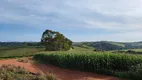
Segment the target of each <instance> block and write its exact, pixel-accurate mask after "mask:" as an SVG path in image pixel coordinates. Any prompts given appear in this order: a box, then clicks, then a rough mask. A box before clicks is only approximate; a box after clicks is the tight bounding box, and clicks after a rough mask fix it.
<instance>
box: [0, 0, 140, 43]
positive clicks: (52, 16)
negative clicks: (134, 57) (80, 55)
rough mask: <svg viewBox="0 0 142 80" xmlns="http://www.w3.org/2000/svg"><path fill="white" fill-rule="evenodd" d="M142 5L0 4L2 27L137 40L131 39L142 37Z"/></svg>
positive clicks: (23, 0)
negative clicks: (83, 31)
mask: <svg viewBox="0 0 142 80" xmlns="http://www.w3.org/2000/svg"><path fill="white" fill-rule="evenodd" d="M141 4H142V0H1V1H0V23H16V24H24V25H30V26H31V27H42V26H43V27H44V26H51V27H61V28H74V27H80V28H82V27H83V28H91V29H94V30H95V29H102V30H107V31H110V32H114V33H115V34H117V36H120V37H121V36H122V38H128V39H130V40H134V39H131V38H129V37H128V36H129V35H132V34H135V35H137V36H133V38H135V39H137V37H141V36H138V35H140V34H141V32H142V23H141V22H142V5H141ZM129 32H131V33H129ZM108 36H110V38H111V36H112V37H114V36H116V35H114V34H113V35H108ZM100 37H101V38H102V39H104V38H105V37H104V36H100ZM131 37H132V36H131ZM98 39H99V38H98ZM138 39H139V38H138Z"/></svg>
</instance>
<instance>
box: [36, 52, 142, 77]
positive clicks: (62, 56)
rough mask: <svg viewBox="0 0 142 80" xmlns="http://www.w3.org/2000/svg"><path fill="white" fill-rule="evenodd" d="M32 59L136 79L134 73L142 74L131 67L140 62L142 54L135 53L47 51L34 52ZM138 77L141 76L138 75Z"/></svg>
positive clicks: (141, 61)
mask: <svg viewBox="0 0 142 80" xmlns="http://www.w3.org/2000/svg"><path fill="white" fill-rule="evenodd" d="M34 59H36V60H39V61H42V62H44V63H48V64H52V65H55V66H59V67H62V68H69V69H76V70H81V71H89V72H97V73H103V74H109V75H114V76H119V77H125V78H133V79H136V77H137V76H135V75H136V74H134V73H139V74H140V75H139V76H142V74H141V71H139V70H141V69H138V71H137V72H136V71H135V70H132V68H131V67H133V66H137V65H138V64H141V63H142V56H137V55H127V54H112V53H95V54H91V53H87V54H85V53H76V54H71V53H48V54H36V55H35V56H34ZM140 68H141V67H140ZM132 73H133V74H132ZM130 75H132V76H133V77H132V76H130ZM140 79H142V78H141V77H140V78H139V80H140ZM136 80H137V79H136Z"/></svg>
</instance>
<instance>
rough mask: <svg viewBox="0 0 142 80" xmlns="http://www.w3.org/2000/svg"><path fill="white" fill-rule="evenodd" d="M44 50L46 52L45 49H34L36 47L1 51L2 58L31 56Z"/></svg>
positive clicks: (0, 56)
mask: <svg viewBox="0 0 142 80" xmlns="http://www.w3.org/2000/svg"><path fill="white" fill-rule="evenodd" d="M43 50H44V49H43V48H34V47H27V48H11V49H0V58H5V57H7V58H9V57H20V56H21V57H22V56H30V55H34V54H35V53H37V52H40V51H43Z"/></svg>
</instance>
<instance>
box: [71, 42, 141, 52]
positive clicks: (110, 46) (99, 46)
mask: <svg viewBox="0 0 142 80" xmlns="http://www.w3.org/2000/svg"><path fill="white" fill-rule="evenodd" d="M73 45H74V46H79V47H84V46H85V47H93V48H95V49H96V50H97V51H109V50H122V49H140V48H142V42H112V41H98V42H75V43H73Z"/></svg>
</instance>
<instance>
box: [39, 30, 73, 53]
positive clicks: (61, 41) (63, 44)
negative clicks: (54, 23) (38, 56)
mask: <svg viewBox="0 0 142 80" xmlns="http://www.w3.org/2000/svg"><path fill="white" fill-rule="evenodd" d="M41 44H43V45H44V46H45V48H46V51H67V50H69V49H71V48H72V41H71V40H69V39H68V38H66V37H65V36H64V35H63V34H61V33H59V32H55V31H51V30H46V31H45V32H44V33H43V35H42V39H41Z"/></svg>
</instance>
